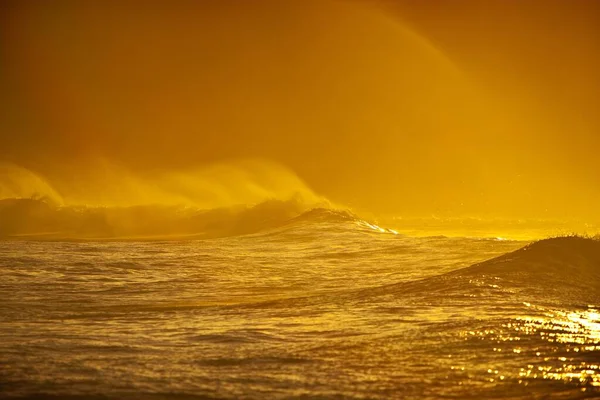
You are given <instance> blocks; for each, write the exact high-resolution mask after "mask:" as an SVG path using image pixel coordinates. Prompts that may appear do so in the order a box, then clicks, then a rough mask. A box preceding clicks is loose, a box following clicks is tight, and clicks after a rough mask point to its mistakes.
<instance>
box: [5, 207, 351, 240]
mask: <svg viewBox="0 0 600 400" xmlns="http://www.w3.org/2000/svg"><path fill="white" fill-rule="evenodd" d="M355 221H359V219H358V218H357V217H356V216H354V215H353V214H351V213H350V212H348V211H341V210H335V209H329V208H312V209H310V208H308V207H307V206H306V205H304V204H302V203H301V202H299V201H298V200H295V199H292V200H288V201H280V200H270V201H265V202H263V203H260V204H257V205H254V206H250V207H248V206H239V207H231V208H217V209H211V210H197V209H190V208H181V207H169V206H154V205H149V206H133V207H61V206H54V205H52V204H49V203H47V202H45V201H43V200H36V199H4V200H0V238H11V237H12V238H14V237H35V238H39V239H43V238H46V239H69V238H72V239H103V238H106V239H110V238H129V237H131V238H143V237H148V238H151V237H167V236H174V237H181V236H194V237H201V238H202V237H225V236H235V235H243V234H249V233H256V232H262V231H265V230H269V229H273V228H278V227H290V226H295V225H301V224H313V223H314V224H317V223H331V224H340V223H348V222H355Z"/></svg>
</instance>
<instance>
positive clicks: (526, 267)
mask: <svg viewBox="0 0 600 400" xmlns="http://www.w3.org/2000/svg"><path fill="white" fill-rule="evenodd" d="M356 295H357V296H359V297H364V298H366V297H370V298H372V297H373V296H375V297H376V296H389V295H395V296H400V297H407V298H411V297H414V296H417V297H426V298H427V299H429V300H431V302H432V303H436V304H437V303H440V304H442V303H444V302H446V301H457V299H459V301H460V302H461V303H464V304H465V306H481V305H483V304H485V303H486V302H489V303H490V304H497V298H498V297H501V298H502V299H504V300H506V299H509V298H512V299H513V300H514V301H515V302H518V303H520V302H523V301H535V302H537V303H538V304H544V303H547V304H551V303H557V304H563V305H565V304H571V305H577V306H581V305H587V304H600V240H598V239H591V238H583V237H577V236H573V237H557V238H551V239H544V240H540V241H537V242H534V243H531V244H529V245H527V246H525V247H523V248H521V249H519V250H516V251H514V252H511V253H507V254H504V255H502V256H499V257H496V258H493V259H490V260H488V261H484V262H481V263H478V264H475V265H472V266H469V267H465V268H462V269H459V270H456V271H452V272H449V273H446V274H442V275H438V276H433V277H429V278H425V279H422V280H417V281H413V282H403V283H396V284H391V285H386V286H382V287H376V288H369V289H364V290H361V291H359V292H357V293H356ZM429 300H428V301H429Z"/></svg>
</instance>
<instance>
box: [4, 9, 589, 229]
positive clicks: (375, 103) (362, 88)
mask: <svg viewBox="0 0 600 400" xmlns="http://www.w3.org/2000/svg"><path fill="white" fill-rule="evenodd" d="M1 4H2V5H1V7H2V9H1V12H2V20H1V21H0V27H1V28H0V29H1V54H0V57H1V58H0V59H1V60H2V62H1V63H0V73H1V76H0V79H1V80H0V93H1V94H0V96H1V97H0V105H1V107H2V111H1V113H2V114H1V115H0V117H1V122H0V123H1V124H2V125H0V161H4V160H5V161H11V162H13V163H17V164H19V165H22V166H25V167H27V168H30V169H33V170H35V171H37V172H38V173H40V174H42V175H44V176H47V177H49V178H50V179H52V180H54V181H60V180H61V179H63V178H64V179H66V176H67V175H72V174H76V173H77V168H73V167H74V166H83V165H85V164H86V163H87V162H88V161H87V160H89V159H95V158H103V159H107V160H111V161H114V162H115V163H119V164H120V165H123V166H125V167H127V168H129V169H131V170H133V171H140V173H146V174H148V173H152V171H155V170H164V169H178V170H179V169H185V168H189V167H196V166H201V165H206V164H209V163H212V162H215V161H221V160H232V159H234V160H235V159H240V158H248V157H260V158H265V159H268V160H271V161H274V162H278V163H280V164H282V165H284V166H286V167H288V168H290V169H291V170H293V171H295V172H296V173H297V174H298V175H299V176H300V178H302V179H303V180H305V181H306V182H307V183H308V185H309V186H310V187H312V188H313V189H314V190H315V191H316V192H318V193H320V194H323V195H325V196H328V197H330V198H332V199H334V200H336V201H338V202H341V203H345V204H349V205H351V206H354V207H358V208H361V209H366V210H370V211H373V212H381V213H393V214H398V215H417V214H419V215H420V214H423V215H428V214H442V215H444V214H445V215H492V216H494V215H496V216H513V217H523V216H527V217H559V218H586V219H590V220H595V221H599V220H600V211H599V208H598V207H597V204H598V198H599V195H600V185H599V184H598V183H600V161H599V158H598V156H597V154H598V152H599V151H600V116H599V113H598V111H597V110H598V109H599V106H600V77H599V74H598V73H597V71H600V24H599V23H598V21H600V3H599V2H595V1H587V0H572V1H561V0H555V1H552V0H551V1H549V0H540V1H507V0H493V1H475V0H473V1H464V0H460V1H459V0H457V1H417V0H414V1H401V0H398V1H392V0H389V1H385V0H381V1H376V2H375V1H374V2H367V1H345V2H344V1H329V0H289V1H276V0H273V1H258V0H257V1H245V0H239V1H168V2H167V1H164V2H159V1H148V2H146V1H144V2H142V1H124V2H123V1H71V2H69V1H56V2H44V1H27V2H23V1H4V2H2V3H1ZM82 168H83V167H82Z"/></svg>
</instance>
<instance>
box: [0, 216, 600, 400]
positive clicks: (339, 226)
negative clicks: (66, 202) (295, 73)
mask: <svg viewBox="0 0 600 400" xmlns="http://www.w3.org/2000/svg"><path fill="white" fill-rule="evenodd" d="M376 228H377V227H374V226H367V225H364V224H362V225H361V224H359V223H357V222H356V221H350V220H348V221H345V222H340V221H334V222H328V221H326V220H319V221H301V222H299V223H297V224H291V225H289V226H284V227H281V228H277V229H271V230H268V231H265V232H261V233H256V234H253V235H245V236H237V237H228V238H221V239H207V240H190V241H163V242H158V241H148V242H133V241H130V242H35V241H4V242H0V272H1V280H0V395H1V396H2V397H9V398H10V397H25V398H27V397H29V398H57V399H58V398H95V396H104V397H101V398H106V397H108V398H132V399H133V398H135V399H138V398H152V399H155V398H159V399H160V398H169V399H170V398H196V397H197V398H243V399H260V398H315V397H316V398H328V399H329V398H331V399H337V398H369V399H388V398H415V399H417V398H419V399H423V398H432V399H433V398H440V397H446V398H477V399H479V398H536V397H537V398H554V397H556V398H580V397H594V396H600V391H599V386H600V370H599V368H600V366H599V365H600V244H599V242H597V241H594V240H591V239H580V238H562V239H554V240H547V241H542V242H539V243H535V244H533V245H530V246H529V247H527V248H526V249H523V250H517V249H519V248H521V247H523V246H525V245H526V243H524V242H515V241H504V240H493V239H476V238H471V239H469V238H445V237H430V238H411V237H406V236H402V235H395V234H393V232H390V231H385V230H384V232H381V231H380V230H378V229H376ZM515 250H517V251H516V252H514V253H511V252H513V251H515ZM494 257H499V258H495V259H494ZM485 260H491V261H485ZM484 261H485V262H484Z"/></svg>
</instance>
